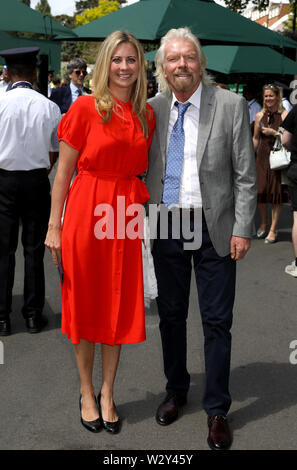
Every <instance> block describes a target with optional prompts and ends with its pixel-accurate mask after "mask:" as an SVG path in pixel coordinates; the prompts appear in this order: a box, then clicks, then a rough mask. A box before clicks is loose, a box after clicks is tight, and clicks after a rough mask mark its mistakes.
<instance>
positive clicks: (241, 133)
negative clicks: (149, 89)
mask: <svg viewBox="0 0 297 470" xmlns="http://www.w3.org/2000/svg"><path fill="white" fill-rule="evenodd" d="M171 100H172V95H171V94H159V95H157V96H155V97H154V98H152V99H151V100H149V103H150V105H151V106H152V107H153V108H154V112H155V117H156V128H155V133H154V137H153V141H152V144H151V148H150V152H149V168H148V172H147V175H146V185H147V188H148V191H149V193H150V197H151V199H150V201H149V203H150V204H159V203H160V202H161V199H162V194H163V181H164V175H165V167H166V154H167V149H166V147H167V130H168V123H169V114H170V104H171ZM197 165H198V169H199V180H200V188H201V196H202V205H203V211H204V214H205V219H206V223H207V227H208V231H209V235H210V238H211V241H212V243H213V246H214V248H215V250H216V251H217V253H218V254H219V255H220V256H226V255H227V254H228V253H230V239H231V236H232V235H236V236H239V237H246V238H250V237H251V236H252V235H253V234H254V222H253V219H254V214H255V210H256V204H257V184H256V183H257V179H256V165H255V154H254V151H253V145H252V138H251V131H250V125H249V113H248V107H247V103H246V100H245V99H244V98H242V97H240V96H238V95H236V94H235V93H232V92H230V91H228V90H224V89H221V88H216V87H214V86H205V85H203V88H202V93H201V104H200V119H199V132H198V142H197Z"/></svg>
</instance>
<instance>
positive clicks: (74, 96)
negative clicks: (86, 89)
mask: <svg viewBox="0 0 297 470" xmlns="http://www.w3.org/2000/svg"><path fill="white" fill-rule="evenodd" d="M70 90H71V96H72V103H74V101H75V100H76V99H77V98H78V97H79V96H80V94H79V91H80V90H81V93H82V94H83V89H82V88H80V89H79V88H77V86H75V85H73V83H72V82H70Z"/></svg>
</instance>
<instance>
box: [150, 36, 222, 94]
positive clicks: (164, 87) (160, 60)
mask: <svg viewBox="0 0 297 470" xmlns="http://www.w3.org/2000/svg"><path fill="white" fill-rule="evenodd" d="M173 39H186V40H187V41H191V42H192V43H193V44H194V45H195V47H196V50H197V54H198V61H199V65H200V68H201V72H202V76H201V81H202V83H203V84H204V85H206V86H209V85H212V84H213V78H212V77H211V76H210V75H209V74H208V73H207V72H206V70H205V67H206V57H205V55H204V52H203V50H202V47H201V44H200V41H199V39H198V38H197V37H196V36H194V34H193V33H192V31H191V30H190V28H187V27H184V28H178V29H170V30H169V31H168V33H166V34H165V36H163V37H162V39H161V44H160V47H159V49H158V51H157V53H156V58H155V65H156V72H155V77H156V79H157V82H158V83H159V85H160V89H161V91H163V92H167V91H170V87H169V84H168V82H167V80H166V78H165V77H164V74H163V72H164V69H165V63H164V50H165V47H166V45H167V44H168V42H169V41H172V40H173Z"/></svg>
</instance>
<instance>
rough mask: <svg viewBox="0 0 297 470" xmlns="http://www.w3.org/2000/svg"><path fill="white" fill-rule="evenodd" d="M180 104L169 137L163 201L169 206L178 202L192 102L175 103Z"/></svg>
mask: <svg viewBox="0 0 297 470" xmlns="http://www.w3.org/2000/svg"><path fill="white" fill-rule="evenodd" d="M174 104H175V105H177V106H178V117H177V120H176V122H175V124H174V126H173V128H172V132H171V135H170V139H169V146H168V157H167V165H166V173H165V181H164V190H163V202H164V204H165V205H166V206H167V207H170V206H171V205H172V204H177V203H178V200H179V185H180V179H181V174H182V169H183V161H184V146H185V132H184V115H185V112H186V111H187V109H188V107H189V106H190V104H191V103H178V102H177V101H176V102H175V103H174Z"/></svg>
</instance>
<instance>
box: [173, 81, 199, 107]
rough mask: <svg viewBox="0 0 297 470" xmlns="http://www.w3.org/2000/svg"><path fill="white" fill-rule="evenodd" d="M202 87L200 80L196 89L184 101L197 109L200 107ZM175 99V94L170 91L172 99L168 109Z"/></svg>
mask: <svg viewBox="0 0 297 470" xmlns="http://www.w3.org/2000/svg"><path fill="white" fill-rule="evenodd" d="M202 87H203V85H202V82H200V84H199V87H198V88H197V90H195V91H194V93H193V94H192V95H191V96H190V98H189V99H188V100H187V101H186V102H187V103H191V104H192V105H193V106H195V107H196V108H198V109H199V108H200V102H201V92H202ZM176 101H178V99H177V98H176V96H175V94H174V93H173V92H172V100H171V105H170V109H172V108H173V106H174V103H175V102H176Z"/></svg>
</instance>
